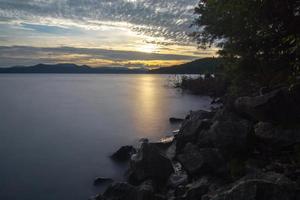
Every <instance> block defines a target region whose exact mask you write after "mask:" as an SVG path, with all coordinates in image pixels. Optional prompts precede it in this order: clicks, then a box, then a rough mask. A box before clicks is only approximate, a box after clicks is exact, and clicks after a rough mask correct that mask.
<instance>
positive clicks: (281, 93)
mask: <svg viewBox="0 0 300 200" xmlns="http://www.w3.org/2000/svg"><path fill="white" fill-rule="evenodd" d="M299 93H300V92H299ZM299 93H298V89H294V92H292V90H288V88H280V89H278V90H274V91H272V92H269V93H266V94H263V95H260V96H255V97H240V98H238V99H237V100H236V101H235V109H236V111H237V112H238V113H240V114H242V115H243V116H245V117H248V118H250V119H252V120H255V121H265V122H275V123H290V122H299V120H300V112H299V104H298V103H297V100H296V99H297V94H299Z"/></svg>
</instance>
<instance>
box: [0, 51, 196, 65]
mask: <svg viewBox="0 0 300 200" xmlns="http://www.w3.org/2000/svg"><path fill="white" fill-rule="evenodd" d="M137 58H138V59H137ZM196 58H197V57H194V56H185V55H175V54H158V53H142V52H137V51H120V50H108V49H94V48H74V47H53V48H50V47H30V46H0V60H1V66H0V67H7V66H12V65H34V64H38V63H58V62H73V63H77V64H90V65H93V66H104V65H122V66H127V67H128V66H137V65H143V66H150V67H155V66H160V65H167V64H172V63H176V62H185V61H188V60H192V59H196Z"/></svg>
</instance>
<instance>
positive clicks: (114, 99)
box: [0, 74, 210, 200]
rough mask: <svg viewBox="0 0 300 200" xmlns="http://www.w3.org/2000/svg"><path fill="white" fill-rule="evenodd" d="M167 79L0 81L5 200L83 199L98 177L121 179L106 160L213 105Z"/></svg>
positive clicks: (38, 77) (0, 170)
mask: <svg viewBox="0 0 300 200" xmlns="http://www.w3.org/2000/svg"><path fill="white" fill-rule="evenodd" d="M167 80H168V76H167V75H83V74H82V75H71V74H67V75H58V74H24V75H22V74H7V75H5V74H2V75H0V97H1V98H0V159H1V165H0V199H3V200H15V199H16V200H17V199H18V200H20V199H22V200H40V199H41V200H84V199H88V197H90V196H92V195H94V194H95V193H96V192H98V191H101V190H102V189H103V188H95V187H93V185H92V181H93V179H94V177H96V176H105V177H112V178H115V179H116V180H121V179H122V173H123V172H124V167H122V166H118V165H116V164H114V163H113V162H111V161H110V160H109V159H108V158H107V156H108V155H110V154H111V153H112V152H113V151H115V150H116V149H118V148H119V147H120V146H121V145H126V144H133V143H135V142H136V141H137V140H138V139H139V138H145V137H147V138H150V139H151V140H158V139H159V138H160V137H162V136H164V135H168V134H170V132H171V131H172V130H173V129H176V128H177V127H176V126H174V125H173V126H172V125H170V124H169V122H168V119H169V117H170V116H176V117H184V116H185V115H186V114H187V113H188V111H189V110H195V109H209V102H210V99H209V98H208V97H199V96H193V95H188V94H182V93H181V92H179V91H177V90H176V89H174V88H170V87H167V85H168V81H167Z"/></svg>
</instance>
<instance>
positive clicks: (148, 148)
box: [128, 143, 174, 185]
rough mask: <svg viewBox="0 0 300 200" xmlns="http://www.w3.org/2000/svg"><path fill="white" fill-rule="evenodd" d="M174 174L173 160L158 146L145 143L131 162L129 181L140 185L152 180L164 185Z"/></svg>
mask: <svg viewBox="0 0 300 200" xmlns="http://www.w3.org/2000/svg"><path fill="white" fill-rule="evenodd" d="M173 172H174V169H173V166H172V162H171V160H170V159H168V158H167V157H166V155H165V154H164V153H163V152H162V151H161V150H160V149H159V148H158V147H157V145H156V144H151V143H143V144H142V145H141V148H140V149H139V150H138V152H137V154H135V155H134V156H132V159H131V161H130V167H129V173H128V174H129V176H128V181H129V182H130V183H132V184H139V183H141V182H143V181H144V180H146V179H151V180H153V181H154V182H155V183H156V184H158V185H162V184H164V183H165V182H166V181H167V180H168V178H169V176H170V175H171V174H172V173H173Z"/></svg>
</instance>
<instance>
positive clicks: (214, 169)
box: [177, 143, 227, 176]
mask: <svg viewBox="0 0 300 200" xmlns="http://www.w3.org/2000/svg"><path fill="white" fill-rule="evenodd" d="M177 159H178V161H179V162H180V163H181V164H182V166H183V168H184V169H185V170H186V171H187V173H188V174H189V175H191V176H194V175H201V174H202V175H203V174H216V175H224V174H225V173H226V172H227V169H226V163H225V161H224V159H223V158H222V156H221V154H220V153H219V151H218V150H217V149H213V148H202V149H199V148H198V147H197V146H195V145H193V144H191V143H188V144H187V145H186V146H185V148H184V151H183V153H182V154H179V155H178V156H177Z"/></svg>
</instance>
